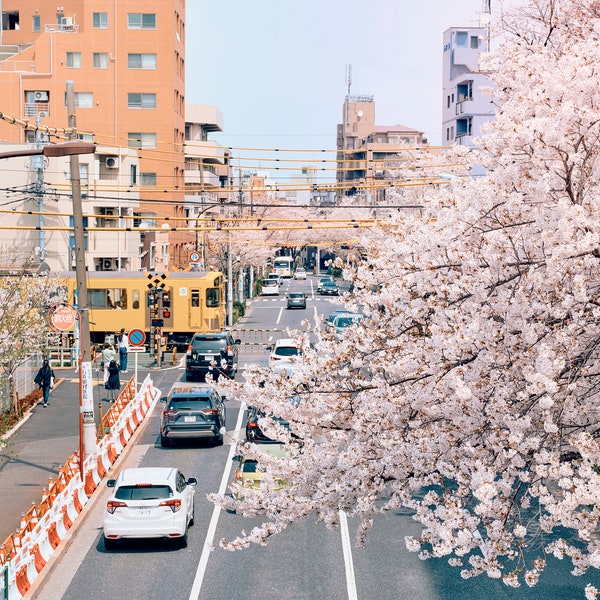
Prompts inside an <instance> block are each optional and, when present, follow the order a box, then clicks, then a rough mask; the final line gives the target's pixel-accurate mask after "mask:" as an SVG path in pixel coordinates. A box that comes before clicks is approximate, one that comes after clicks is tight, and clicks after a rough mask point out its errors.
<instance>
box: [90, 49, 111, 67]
mask: <svg viewBox="0 0 600 600" xmlns="http://www.w3.org/2000/svg"><path fill="white" fill-rule="evenodd" d="M92 66H93V67H94V69H108V52H94V54H93V57H92Z"/></svg>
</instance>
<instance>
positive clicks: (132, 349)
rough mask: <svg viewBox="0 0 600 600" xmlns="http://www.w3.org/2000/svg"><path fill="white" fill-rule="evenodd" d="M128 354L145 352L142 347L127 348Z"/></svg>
mask: <svg viewBox="0 0 600 600" xmlns="http://www.w3.org/2000/svg"><path fill="white" fill-rule="evenodd" d="M129 352H134V353H135V352H146V348H145V347H144V346H129Z"/></svg>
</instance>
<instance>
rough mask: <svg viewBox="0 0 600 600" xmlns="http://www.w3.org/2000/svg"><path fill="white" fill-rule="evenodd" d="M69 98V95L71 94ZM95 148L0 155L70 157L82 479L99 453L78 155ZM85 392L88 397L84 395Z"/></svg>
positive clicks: (78, 144)
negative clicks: (87, 458)
mask: <svg viewBox="0 0 600 600" xmlns="http://www.w3.org/2000/svg"><path fill="white" fill-rule="evenodd" d="M68 95H69V94H68ZM95 151H96V145H95V144H92V143H91V142H85V141H83V140H70V141H68V142H61V143H59V144H49V145H47V146H44V147H43V148H31V149H27V150H12V151H8V152H0V159H3V158H15V157H19V156H38V155H40V154H41V155H42V156H47V157H49V158H59V157H62V156H70V157H71V196H72V198H73V234H74V237H75V259H76V261H75V267H76V277H77V308H78V312H79V315H80V318H79V356H80V360H79V408H80V415H79V461H80V464H79V468H80V472H81V476H82V478H83V458H84V453H85V455H90V454H95V452H96V433H95V430H96V428H95V423H94V406H93V398H92V396H91V390H92V363H91V352H90V318H89V311H88V306H87V301H88V300H87V279H86V272H85V247H84V234H83V209H82V206H81V186H80V179H79V162H78V159H77V155H79V154H93V153H94V152H95ZM84 392H85V394H84Z"/></svg>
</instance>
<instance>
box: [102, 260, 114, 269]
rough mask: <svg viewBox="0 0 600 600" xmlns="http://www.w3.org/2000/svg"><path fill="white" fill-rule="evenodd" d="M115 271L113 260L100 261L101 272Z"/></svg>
mask: <svg viewBox="0 0 600 600" xmlns="http://www.w3.org/2000/svg"><path fill="white" fill-rule="evenodd" d="M115 269H116V260H115V259H114V258H103V259H102V270H103V271H114V270H115Z"/></svg>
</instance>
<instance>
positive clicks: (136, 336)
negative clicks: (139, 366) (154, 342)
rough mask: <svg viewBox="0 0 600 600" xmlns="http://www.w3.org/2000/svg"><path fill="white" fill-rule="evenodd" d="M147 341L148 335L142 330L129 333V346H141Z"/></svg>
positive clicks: (133, 330)
mask: <svg viewBox="0 0 600 600" xmlns="http://www.w3.org/2000/svg"><path fill="white" fill-rule="evenodd" d="M145 341H146V334H145V333H144V332H143V331H142V330H141V329H132V330H131V331H130V332H129V344H130V345H131V346H141V345H142V344H143V343H144V342H145ZM130 350H131V348H130Z"/></svg>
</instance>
